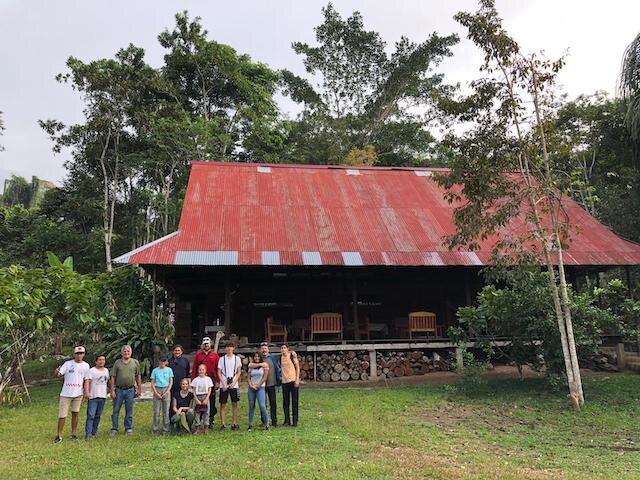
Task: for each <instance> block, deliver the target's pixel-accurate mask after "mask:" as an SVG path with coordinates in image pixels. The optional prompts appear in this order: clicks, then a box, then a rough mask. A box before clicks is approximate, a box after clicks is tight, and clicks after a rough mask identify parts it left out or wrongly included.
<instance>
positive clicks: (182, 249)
mask: <svg viewBox="0 0 640 480" xmlns="http://www.w3.org/2000/svg"><path fill="white" fill-rule="evenodd" d="M436 171H438V169H410V168H373V167H366V168H358V169H354V168H353V167H332V166H301V165H268V166H266V165H265V166H259V165H256V164H246V163H241V164H238V163H208V162H194V163H193V165H192V169H191V176H190V177H189V185H188V187H187V193H186V197H185V200H184V206H183V209H182V216H181V218H180V226H179V229H178V231H177V232H175V233H173V234H171V235H168V236H166V237H163V238H161V239H159V240H156V241H155V242H152V243H150V244H148V245H145V246H143V247H140V248H138V249H136V250H134V251H132V252H129V253H127V254H125V255H122V256H121V257H119V258H118V259H116V261H117V262H120V263H137V264H162V265H172V264H176V265H263V264H268V265H278V264H279V265H353V266H356V265H392V266H401V265H427V266H441V265H469V266H473V265H483V264H486V263H487V262H489V261H490V258H491V255H490V252H491V247H492V245H493V242H494V241H495V239H493V240H488V241H486V242H484V243H483V244H482V248H481V249H480V250H479V251H477V252H459V251H449V250H448V249H447V248H446V247H445V246H444V245H443V242H442V240H443V238H444V237H445V236H447V235H451V234H452V233H454V231H455V228H454V225H453V222H452V212H453V206H452V205H450V204H449V203H448V202H447V201H446V200H445V199H444V198H443V190H442V189H441V188H440V187H439V186H438V185H437V184H436V182H435V181H434V180H433V179H432V178H430V175H431V173H433V172H436ZM565 208H566V210H567V212H568V214H569V216H570V219H571V225H572V227H573V229H572V233H571V238H572V243H571V246H570V249H569V251H568V252H567V254H566V259H565V260H566V263H567V264H570V265H637V264H640V245H638V244H635V243H632V242H629V241H626V240H623V239H622V238H620V237H618V236H616V235H615V234H613V233H612V232H611V231H609V230H608V229H607V228H606V227H605V226H604V225H602V224H601V223H599V222H598V221H597V220H596V219H594V218H593V217H591V216H590V215H589V214H588V213H587V212H586V211H584V210H583V209H582V208H580V206H578V205H577V204H576V203H575V202H573V201H571V200H569V199H567V200H566V205H565ZM517 228H521V225H519V224H515V223H513V224H512V225H510V226H508V227H507V228H506V229H505V231H508V230H514V229H517Z"/></svg>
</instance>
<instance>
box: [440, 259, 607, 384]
mask: <svg viewBox="0 0 640 480" xmlns="http://www.w3.org/2000/svg"><path fill="white" fill-rule="evenodd" d="M484 273H485V278H486V279H487V281H488V284H487V285H486V286H485V287H484V288H483V289H482V290H481V291H480V292H479V293H478V298H477V306H468V307H461V308H459V309H458V319H459V326H457V327H451V328H450V329H449V334H450V336H451V337H452V338H453V339H454V340H455V341H456V343H458V344H460V345H462V346H464V345H466V344H467V343H468V342H469V341H470V340H471V338H470V335H471V334H472V335H473V336H474V337H476V338H477V339H478V340H477V341H476V343H475V345H474V348H480V349H481V351H482V352H483V353H484V354H485V355H486V357H487V360H488V359H490V358H491V356H492V355H493V353H494V349H493V347H492V344H491V342H492V341H495V340H497V339H508V340H509V345H508V347H507V348H502V347H497V350H499V354H500V355H501V356H502V357H504V358H506V359H507V360H509V361H512V362H514V363H515V365H516V367H517V368H518V371H519V373H520V375H522V367H523V366H524V365H529V366H531V367H532V368H534V369H537V370H542V369H544V371H545V374H546V375H547V376H548V377H550V378H553V377H555V376H557V375H561V374H562V372H563V370H564V360H563V356H562V347H561V344H560V335H559V334H558V326H557V322H556V318H555V312H554V310H553V305H552V304H551V303H550V302H549V297H550V296H551V291H550V289H549V279H548V273H547V272H541V271H540V268H539V266H537V265H528V266H523V267H520V268H502V267H500V266H497V267H492V268H489V269H486V270H485V272H484ZM569 298H570V307H571V311H572V313H573V314H574V322H575V334H576V344H577V348H578V350H579V353H581V357H583V358H584V356H586V355H589V354H593V353H595V352H596V351H597V349H598V343H599V342H600V339H601V335H602V334H603V333H604V332H605V331H606V329H607V328H609V327H610V326H611V325H613V324H614V315H613V314H612V313H611V312H610V311H609V310H607V309H604V308H601V307H599V306H598V305H597V297H595V296H594V295H592V294H591V293H590V292H584V293H581V294H577V293H575V292H569Z"/></svg>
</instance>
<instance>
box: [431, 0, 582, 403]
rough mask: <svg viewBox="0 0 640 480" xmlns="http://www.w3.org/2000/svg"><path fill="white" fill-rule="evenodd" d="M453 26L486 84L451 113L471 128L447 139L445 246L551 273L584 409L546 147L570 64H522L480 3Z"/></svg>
mask: <svg viewBox="0 0 640 480" xmlns="http://www.w3.org/2000/svg"><path fill="white" fill-rule="evenodd" d="M455 19H456V20H457V21H458V22H459V23H460V24H462V25H463V26H464V27H466V28H467V29H468V37H469V38H470V39H471V40H472V41H473V42H474V43H475V44H476V45H477V46H478V47H479V48H480V50H481V51H482V53H483V55H484V63H483V65H482V67H481V72H483V73H484V74H485V75H486V76H485V77H483V78H480V79H478V80H476V81H474V82H473V83H472V85H471V87H472V89H473V92H472V94H471V95H470V96H468V97H466V98H464V99H462V100H460V101H457V102H456V101H452V102H451V103H450V104H448V105H447V106H445V108H446V111H447V112H449V113H450V114H452V115H453V117H454V118H457V119H459V120H469V119H473V120H474V124H473V125H472V126H471V127H470V129H469V130H468V131H467V132H465V133H463V134H461V135H454V134H450V135H449V136H448V138H447V140H446V141H447V143H448V146H449V147H450V148H451V149H452V151H453V152H454V155H453V157H452V160H451V165H450V166H451V170H450V172H449V173H448V174H445V175H441V176H439V177H438V181H439V182H440V183H441V185H443V186H444V187H445V188H447V194H446V196H447V198H448V199H449V201H450V202H454V203H455V204H456V207H455V209H454V223H455V225H456V233H455V235H453V236H452V237H451V238H449V239H448V240H449V245H450V246H451V247H453V248H455V247H458V248H464V249H467V250H475V249H477V248H478V247H479V246H480V242H481V241H489V240H492V241H494V255H495V256H502V258H503V259H504V260H505V261H507V262H511V263H512V264H518V263H521V262H523V261H525V262H526V263H532V262H542V264H543V265H545V266H546V270H547V274H548V284H549V292H550V298H549V301H551V302H552V305H553V311H554V315H555V319H556V322H557V325H558V330H559V334H560V343H561V346H562V352H563V358H564V364H565V374H566V377H567V381H568V384H569V392H570V396H571V398H572V401H573V402H574V405H575V406H576V408H579V407H580V405H582V404H583V403H584V395H583V391H582V382H581V378H580V370H579V365H578V357H577V353H576V343H575V338H574V334H573V323H572V317H571V310H570V304H569V294H568V289H567V283H566V276H565V271H564V263H563V255H564V249H565V247H566V245H568V244H569V242H570V226H569V224H568V217H567V215H566V212H565V210H564V204H563V200H562V192H561V191H560V186H561V183H560V180H559V178H558V172H557V170H555V169H554V165H553V162H552V159H551V156H550V152H549V143H548V139H547V128H548V122H547V117H548V116H549V114H550V113H551V112H553V111H554V110H553V109H554V107H555V103H554V97H553V95H554V93H555V78H556V74H557V72H558V71H559V70H560V69H561V68H562V66H563V64H564V60H563V59H560V60H557V61H553V62H552V61H548V60H545V59H542V58H541V57H540V56H538V55H535V54H534V55H525V54H523V53H522V52H521V50H520V47H519V45H518V44H517V42H516V41H515V40H514V39H513V38H511V37H510V36H509V35H508V34H507V32H506V31H505V30H504V28H503V26H502V21H501V19H500V17H499V16H498V12H497V10H496V8H495V5H494V2H493V0H481V1H480V6H479V9H478V11H477V12H476V13H466V12H460V13H458V14H457V15H456V16H455ZM516 226H517V228H516Z"/></svg>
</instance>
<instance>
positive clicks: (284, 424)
mask: <svg viewBox="0 0 640 480" xmlns="http://www.w3.org/2000/svg"><path fill="white" fill-rule="evenodd" d="M282 426H283V427H290V426H291V424H290V423H289V422H284V423H283V424H282Z"/></svg>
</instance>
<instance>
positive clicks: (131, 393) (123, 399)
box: [111, 387, 136, 432]
mask: <svg viewBox="0 0 640 480" xmlns="http://www.w3.org/2000/svg"><path fill="white" fill-rule="evenodd" d="M135 397H136V389H135V388H133V387H131V388H127V389H122V388H116V400H115V402H114V403H113V415H111V430H114V431H116V432H117V431H118V419H119V418H120V407H122V404H123V403H124V429H125V430H131V429H132V428H133V399H134V398H135Z"/></svg>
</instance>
